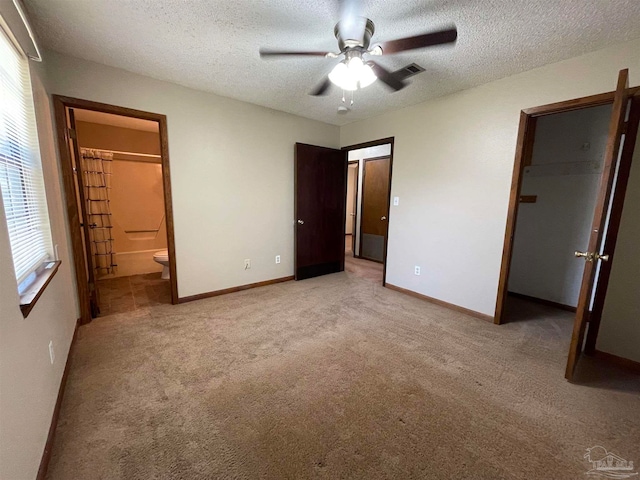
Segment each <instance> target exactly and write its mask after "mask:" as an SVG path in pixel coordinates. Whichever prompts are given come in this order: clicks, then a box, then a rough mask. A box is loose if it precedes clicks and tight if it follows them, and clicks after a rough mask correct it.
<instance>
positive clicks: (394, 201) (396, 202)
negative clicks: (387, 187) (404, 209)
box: [393, 197, 400, 207]
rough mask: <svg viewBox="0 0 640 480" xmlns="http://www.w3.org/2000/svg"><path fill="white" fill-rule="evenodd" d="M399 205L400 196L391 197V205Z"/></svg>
mask: <svg viewBox="0 0 640 480" xmlns="http://www.w3.org/2000/svg"><path fill="white" fill-rule="evenodd" d="M398 205H400V197H393V206H394V207H397V206H398Z"/></svg>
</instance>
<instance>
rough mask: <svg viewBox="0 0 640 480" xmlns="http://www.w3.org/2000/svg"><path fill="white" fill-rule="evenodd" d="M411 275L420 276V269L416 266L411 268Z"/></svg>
mask: <svg viewBox="0 0 640 480" xmlns="http://www.w3.org/2000/svg"><path fill="white" fill-rule="evenodd" d="M413 273H414V274H415V275H420V267H419V266H417V265H416V266H415V267H413Z"/></svg>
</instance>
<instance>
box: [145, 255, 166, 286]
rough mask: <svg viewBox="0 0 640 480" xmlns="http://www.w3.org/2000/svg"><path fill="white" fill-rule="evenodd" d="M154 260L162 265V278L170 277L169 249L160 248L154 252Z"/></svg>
mask: <svg viewBox="0 0 640 480" xmlns="http://www.w3.org/2000/svg"><path fill="white" fill-rule="evenodd" d="M147 258H149V257H147ZM153 260H154V261H155V262H158V263H159V264H160V265H162V267H163V268H162V275H161V277H160V278H164V279H165V280H166V279H168V278H169V251H168V250H160V251H159V252H156V253H154V254H153Z"/></svg>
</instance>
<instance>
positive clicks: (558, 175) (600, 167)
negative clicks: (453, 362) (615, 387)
mask: <svg viewBox="0 0 640 480" xmlns="http://www.w3.org/2000/svg"><path fill="white" fill-rule="evenodd" d="M628 73H629V72H628V70H621V71H620V72H619V75H618V82H617V87H616V90H615V91H613V92H609V93H603V94H599V95H594V96H591V97H584V98H579V99H574V100H568V101H566V102H560V103H556V104H550V105H543V106H540V107H534V108H530V109H527V110H523V111H522V112H521V114H520V128H519V132H518V141H517V147H516V159H515V165H514V172H513V178H512V187H511V196H510V199H509V211H508V214H507V227H506V232H505V240H504V248H503V257H502V267H501V271H500V278H499V284H498V299H497V303H496V315H495V317H494V322H495V323H496V324H500V323H503V322H504V321H505V320H507V319H508V318H507V317H509V315H510V312H509V311H508V310H509V309H508V308H507V307H508V305H507V297H508V293H509V289H512V290H514V289H515V290H521V291H520V292H516V293H519V294H520V295H519V296H520V299H522V298H523V292H522V289H524V288H527V289H529V290H530V291H534V290H532V289H533V288H536V289H537V290H536V291H537V293H534V294H527V293H525V294H524V299H525V300H527V301H531V300H534V301H537V302H538V303H540V301H539V300H540V297H543V296H548V295H549V294H550V293H553V294H554V295H561V296H557V297H556V298H553V299H551V300H550V299H549V298H544V297H543V298H542V301H543V302H544V303H546V304H547V305H549V304H551V306H552V307H564V308H569V309H570V310H573V309H574V308H575V315H572V316H573V328H572V333H571V342H570V344H569V354H568V358H567V365H566V370H565V378H567V379H568V380H573V376H574V373H575V368H576V364H577V362H578V359H579V358H580V355H581V354H582V352H583V351H585V352H586V353H592V354H595V353H597V351H596V341H597V337H598V331H599V327H600V320H601V318H602V316H603V309H604V307H605V299H606V295H607V289H608V286H609V278H610V275H611V272H612V269H611V268H612V261H613V259H614V258H615V257H614V255H615V248H616V240H617V237H618V231H619V228H620V220H621V216H622V210H623V206H624V201H625V193H626V188H627V183H628V180H629V174H630V170H631V162H632V157H633V152H634V148H635V143H636V135H637V131H638V124H639V122H640V97H638V88H637V87H635V88H629V82H628ZM583 109H590V110H591V111H590V112H579V111H580V110H583ZM556 115H563V117H559V116H558V117H555V116H556ZM602 115H604V116H605V118H604V119H602V118H601V119H600V120H598V118H599V117H601V116H602ZM545 117H551V118H546V119H545ZM581 117H582V120H581V119H580V118H581ZM588 117H591V120H590V121H588V122H587V125H582V126H581V125H579V123H580V122H583V121H584V118H588ZM606 117H609V118H608V121H607V118H606ZM563 119H564V120H563ZM562 121H568V122H570V124H572V126H573V127H575V130H576V135H573V136H574V137H575V138H573V139H572V138H571V135H570V133H569V132H570V129H569V128H566V127H564V128H563V127H562V126H561V125H559V124H558V122H562ZM576 123H578V125H576ZM598 123H600V124H602V123H605V124H608V127H607V128H606V130H607V133H606V134H605V133H603V132H602V130H603V128H604V127H603V126H601V127H600V128H595V129H594V132H593V139H594V140H589V138H587V137H585V135H587V134H589V131H588V130H589V128H590V127H589V125H597V124H598ZM538 129H540V133H541V136H542V137H546V139H547V140H552V142H549V141H542V142H538V140H541V139H539V138H537V137H538V134H537V132H538ZM598 130H600V131H601V132H600V133H598ZM545 131H546V133H545ZM554 136H555V137H557V138H554ZM542 140H543V139H542ZM577 140H578V142H577V143H576V141H577ZM592 141H595V144H594V145H592ZM598 144H601V146H600V152H598V153H597V154H596V157H599V158H598V159H596V158H589V157H590V155H588V153H589V151H590V149H591V148H592V146H596V147H597V145H598ZM571 147H573V148H571ZM541 151H543V153H544V152H546V153H545V154H544V155H536V152H537V153H540V152H541ZM549 152H552V154H551V155H549ZM567 153H569V155H567ZM536 157H537V158H538V161H537V163H536V161H535V160H536ZM582 157H584V158H582ZM567 159H568V160H569V161H567ZM534 170H535V171H534ZM536 172H537V173H536ZM527 173H528V174H529V175H527ZM534 173H535V175H534ZM527 176H528V177H529V178H527ZM542 176H546V177H547V180H546V181H545V182H540V178H541V177H542ZM569 176H573V177H575V178H574V180H573V181H571V182H569V180H570V179H569V178H567V177H569ZM578 176H580V177H583V178H581V179H577V177H578ZM587 176H593V178H592V179H589V178H587ZM536 177H537V178H536ZM578 180H579V181H578ZM529 188H534V189H535V190H537V192H539V193H536V191H534V190H528V189H529ZM559 189H560V190H561V194H562V195H563V196H564V197H565V199H564V200H565V201H564V202H563V203H562V205H560V204H558V203H556V205H555V206H553V205H550V202H548V200H552V199H553V196H554V195H556V196H557V193H555V194H554V190H559ZM579 191H581V193H580V192H579ZM577 195H578V196H580V197H581V200H580V201H579V203H578V204H577V205H574V206H572V205H571V200H572V198H571V199H567V198H566V197H575V196H577ZM527 204H533V205H527ZM536 204H537V205H536ZM569 207H570V208H569ZM545 208H546V209H547V212H546V213H545V212H544V211H543V212H542V215H539V214H540V212H536V211H535V210H544V209H545ZM561 208H562V209H567V208H568V211H567V212H565V214H564V217H563V216H562V215H563V212H561V211H560V209H561ZM536 214H538V217H539V219H538V221H537V222H536V223H537V224H536V225H534V229H533V230H535V231H537V232H539V231H540V230H541V228H544V227H545V225H544V223H547V222H548V221H549V220H551V221H552V223H551V225H553V223H555V224H557V226H556V228H555V230H557V232H556V233H552V232H547V233H546V235H543V237H542V238H539V239H538V240H537V242H538V243H540V242H543V241H546V239H547V238H546V237H550V236H553V237H555V239H554V241H553V245H560V246H561V251H559V252H557V255H559V256H557V257H556V258H555V259H554V260H553V265H551V266H550V267H549V266H547V268H546V269H545V268H543V269H542V270H540V271H539V272H538V274H537V276H539V275H540V272H542V273H544V275H546V276H548V274H549V271H548V270H549V268H551V269H552V271H551V274H552V275H551V276H550V277H549V276H548V278H547V279H546V280H545V281H544V282H539V281H537V280H538V279H537V278H533V279H532V278H529V273H530V272H531V271H532V269H531V268H529V270H528V271H527V275H524V276H523V275H522V272H523V271H525V269H523V268H518V263H519V262H524V263H527V262H528V263H529V265H530V266H535V267H536V268H538V267H540V266H541V265H542V263H541V258H539V259H538V260H536V259H530V258H529V259H527V257H530V256H531V254H532V252H533V253H535V252H534V251H533V249H534V247H533V246H531V245H529V246H527V242H529V241H530V240H531V238H530V236H531V235H532V231H533V230H531V229H530V230H529V231H528V232H527V231H524V232H523V231H522V230H524V228H525V223H522V222H519V221H518V219H519V215H522V217H523V219H524V220H525V222H526V220H529V222H528V223H532V222H531V220H532V218H533V217H534V216H535V215H536ZM540 219H544V221H542V222H541V220H540ZM516 226H517V228H516ZM519 230H520V232H519ZM558 232H559V233H560V234H561V235H558ZM519 233H520V234H519ZM517 237H519V238H517ZM518 250H520V259H518V258H515V257H516V255H517V254H518ZM549 250H550V248H546V249H543V250H542V252H541V253H542V254H543V256H544V257H548V256H553V255H556V254H555V253H550V251H549ZM576 257H577V259H576ZM563 259H566V260H567V261H568V260H569V259H573V260H572V261H573V262H578V261H580V262H579V263H580V265H579V268H577V269H573V270H575V271H574V272H572V269H570V268H565V269H564V272H565V273H566V278H568V279H569V281H568V282H564V283H566V284H568V285H569V286H570V287H571V288H568V289H566V288H560V287H559V286H557V285H556V286H555V287H552V288H551V289H550V290H549V289H548V288H547V287H548V284H549V282H550V281H551V280H550V278H551V279H553V280H556V279H555V278H553V276H554V275H555V276H557V275H558V273H559V272H558V270H557V267H558V265H559V264H560V262H561V261H563ZM520 267H522V266H520ZM512 269H513V272H512ZM518 270H519V271H518ZM511 273H513V274H514V275H513V276H512V275H511ZM531 280H536V281H534V282H532V281H531ZM541 283H542V287H541V285H540V284H541ZM561 283H562V282H561ZM544 288H547V291H546V292H545V291H544ZM565 298H570V300H569V302H570V304H569V305H567V300H565ZM574 304H575V305H574ZM569 321H571V316H570V317H569ZM585 334H586V342H585Z"/></svg>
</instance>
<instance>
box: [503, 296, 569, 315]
mask: <svg viewBox="0 0 640 480" xmlns="http://www.w3.org/2000/svg"><path fill="white" fill-rule="evenodd" d="M507 295H511V296H512V297H516V298H522V299H523V300H529V301H531V302H536V303H540V304H542V305H546V306H548V307H555V308H559V309H561V310H566V311H568V312H575V311H576V307H572V306H571V305H565V304H564V303H558V302H554V301H553V300H545V299H544V298H538V297H532V296H531V295H525V294H524V293H516V292H507Z"/></svg>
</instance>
